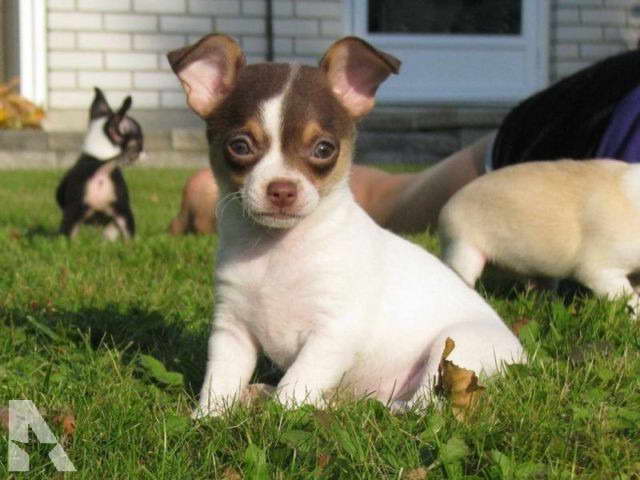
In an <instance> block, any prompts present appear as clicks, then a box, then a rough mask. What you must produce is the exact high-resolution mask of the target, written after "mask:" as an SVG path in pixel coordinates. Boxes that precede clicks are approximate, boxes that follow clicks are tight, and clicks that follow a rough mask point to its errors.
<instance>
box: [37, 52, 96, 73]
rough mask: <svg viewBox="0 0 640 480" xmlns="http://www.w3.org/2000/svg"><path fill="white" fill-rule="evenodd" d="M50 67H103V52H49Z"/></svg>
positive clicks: (73, 68) (75, 68)
mask: <svg viewBox="0 0 640 480" xmlns="http://www.w3.org/2000/svg"><path fill="white" fill-rule="evenodd" d="M49 68H52V69H54V70H55V69H62V70H64V69H72V70H77V69H81V68H86V69H91V68H102V54H101V53H98V52H49Z"/></svg>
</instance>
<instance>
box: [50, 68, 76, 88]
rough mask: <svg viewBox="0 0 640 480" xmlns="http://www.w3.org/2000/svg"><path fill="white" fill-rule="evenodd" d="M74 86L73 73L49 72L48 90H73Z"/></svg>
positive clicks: (74, 78) (74, 77)
mask: <svg viewBox="0 0 640 480" xmlns="http://www.w3.org/2000/svg"><path fill="white" fill-rule="evenodd" d="M75 86H76V74H75V72H49V87H50V88H74V87H75Z"/></svg>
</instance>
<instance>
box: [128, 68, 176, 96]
mask: <svg viewBox="0 0 640 480" xmlns="http://www.w3.org/2000/svg"><path fill="white" fill-rule="evenodd" d="M133 85H134V87H135V88H141V89H154V90H163V91H164V90H180V91H181V90H182V87H181V86H180V82H179V81H178V77H176V76H175V75H174V74H173V72H136V73H134V74H133Z"/></svg>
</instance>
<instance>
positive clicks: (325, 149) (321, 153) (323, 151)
mask: <svg viewBox="0 0 640 480" xmlns="http://www.w3.org/2000/svg"><path fill="white" fill-rule="evenodd" d="M335 151H336V147H335V145H334V144H333V143H331V142H329V141H327V140H320V141H319V142H318V143H316V146H315V147H313V154H312V155H313V156H314V157H315V158H317V159H319V160H328V159H329V158H331V156H332V155H333V154H334V152H335Z"/></svg>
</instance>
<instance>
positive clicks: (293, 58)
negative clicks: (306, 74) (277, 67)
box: [276, 55, 318, 67]
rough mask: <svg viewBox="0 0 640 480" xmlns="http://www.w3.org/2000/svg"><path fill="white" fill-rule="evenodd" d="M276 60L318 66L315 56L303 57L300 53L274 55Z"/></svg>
mask: <svg viewBox="0 0 640 480" xmlns="http://www.w3.org/2000/svg"><path fill="white" fill-rule="evenodd" d="M276 61H277V62H284V63H299V64H300V65H311V66H314V67H316V66H318V58H317V57H303V56H301V55H276Z"/></svg>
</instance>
